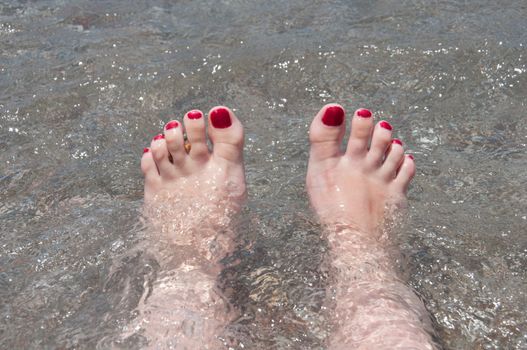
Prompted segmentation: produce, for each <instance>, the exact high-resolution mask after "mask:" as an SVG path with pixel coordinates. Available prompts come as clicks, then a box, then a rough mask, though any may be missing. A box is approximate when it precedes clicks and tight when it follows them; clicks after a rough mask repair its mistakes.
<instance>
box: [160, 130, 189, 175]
mask: <svg viewBox="0 0 527 350" xmlns="http://www.w3.org/2000/svg"><path fill="white" fill-rule="evenodd" d="M165 140H166V143H167V148H168V152H169V153H170V155H171V156H172V163H173V164H174V165H175V166H176V170H177V169H181V167H182V166H183V164H184V162H185V156H186V155H187V152H186V151H185V145H184V141H183V130H182V129H181V124H180V123H179V122H178V121H176V120H172V121H170V122H168V123H167V124H166V125H165Z"/></svg>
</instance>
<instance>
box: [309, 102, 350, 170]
mask: <svg viewBox="0 0 527 350" xmlns="http://www.w3.org/2000/svg"><path fill="white" fill-rule="evenodd" d="M345 119H346V113H345V111H344V108H342V106H340V105H338V104H335V103H331V104H327V105H325V106H324V107H322V109H321V110H320V111H319V112H318V113H317V115H316V116H315V118H314V119H313V121H312V122H311V126H310V128H309V141H310V142H311V150H310V152H309V154H310V158H311V159H313V160H314V161H319V160H324V159H328V158H333V157H338V156H340V155H341V154H342V151H341V149H340V146H341V143H342V138H343V137H344V132H345V130H346V123H345Z"/></svg>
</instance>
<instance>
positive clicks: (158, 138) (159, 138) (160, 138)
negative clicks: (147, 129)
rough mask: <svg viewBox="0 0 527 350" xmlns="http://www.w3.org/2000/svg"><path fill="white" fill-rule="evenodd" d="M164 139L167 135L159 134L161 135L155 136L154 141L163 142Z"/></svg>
mask: <svg viewBox="0 0 527 350" xmlns="http://www.w3.org/2000/svg"><path fill="white" fill-rule="evenodd" d="M164 138H165V135H163V134H159V135H156V136H154V141H157V140H162V139H164Z"/></svg>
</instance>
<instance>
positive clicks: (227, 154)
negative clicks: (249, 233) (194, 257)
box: [141, 106, 246, 245]
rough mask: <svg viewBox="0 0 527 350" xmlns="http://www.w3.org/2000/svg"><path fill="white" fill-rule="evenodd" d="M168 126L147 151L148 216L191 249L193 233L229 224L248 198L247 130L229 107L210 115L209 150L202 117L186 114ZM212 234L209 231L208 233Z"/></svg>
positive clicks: (143, 163)
mask: <svg viewBox="0 0 527 350" xmlns="http://www.w3.org/2000/svg"><path fill="white" fill-rule="evenodd" d="M183 120H184V124H185V131H186V135H187V138H188V143H189V144H190V150H189V151H188V153H187V150H186V147H185V140H184V134H183V126H182V125H181V123H179V122H178V121H176V120H173V121H170V122H168V123H167V124H166V126H165V133H164V135H163V134H159V135H157V136H155V137H154V138H153V140H152V143H151V145H150V148H145V152H144V154H143V157H142V159H141V169H142V171H143V173H144V176H145V214H146V216H147V218H149V219H150V221H151V222H152V223H153V224H154V225H156V226H157V227H158V228H157V229H158V231H163V233H164V234H165V237H169V238H171V239H172V242H168V243H176V244H180V245H193V244H194V243H193V242H192V241H191V240H192V239H193V235H192V234H191V232H189V230H192V229H194V228H196V227H198V228H199V229H200V231H201V232H202V233H203V232H204V231H207V230H206V227H207V225H213V226H218V225H219V226H226V225H227V224H228V220H229V219H230V216H231V214H232V213H235V212H237V211H238V210H239V208H240V205H241V203H242V202H243V200H244V199H245V196H246V186H245V173H244V168H243V154H242V151H243V126H242V124H241V123H240V121H239V120H238V118H236V116H235V115H234V113H232V111H230V110H229V109H228V108H226V107H221V106H219V107H214V108H213V109H211V111H210V112H209V118H208V124H209V126H208V134H209V138H210V141H211V142H212V144H213V151H212V152H210V151H209V148H208V146H207V136H206V132H205V120H204V117H203V113H201V111H199V110H193V111H190V112H188V113H187V114H185V117H184V119H183ZM209 231H210V230H209Z"/></svg>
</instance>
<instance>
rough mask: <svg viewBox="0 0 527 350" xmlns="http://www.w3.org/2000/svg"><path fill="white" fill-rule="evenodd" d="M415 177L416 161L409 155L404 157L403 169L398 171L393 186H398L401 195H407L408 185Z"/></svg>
mask: <svg viewBox="0 0 527 350" xmlns="http://www.w3.org/2000/svg"><path fill="white" fill-rule="evenodd" d="M414 175H415V161H414V157H413V156H412V155H411V154H407V155H406V156H405V157H404V160H403V163H402V164H401V167H400V168H399V170H398V171H397V176H396V177H395V180H394V181H393V185H394V186H396V188H397V190H398V191H400V192H401V193H403V194H404V193H406V191H407V190H408V185H410V181H412V178H413V177H414Z"/></svg>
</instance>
